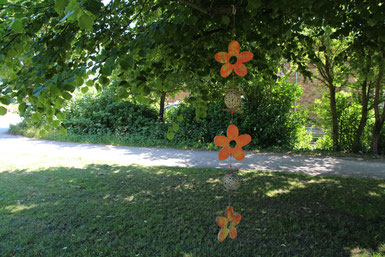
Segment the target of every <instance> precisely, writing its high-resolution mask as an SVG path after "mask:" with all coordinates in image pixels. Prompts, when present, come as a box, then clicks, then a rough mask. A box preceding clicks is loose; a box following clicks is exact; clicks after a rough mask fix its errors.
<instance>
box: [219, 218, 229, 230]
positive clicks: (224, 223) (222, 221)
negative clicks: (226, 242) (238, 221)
mask: <svg viewBox="0 0 385 257" xmlns="http://www.w3.org/2000/svg"><path fill="white" fill-rule="evenodd" d="M227 223H228V220H227V219H226V218H225V217H217V224H218V226H220V227H221V228H225V227H227Z"/></svg>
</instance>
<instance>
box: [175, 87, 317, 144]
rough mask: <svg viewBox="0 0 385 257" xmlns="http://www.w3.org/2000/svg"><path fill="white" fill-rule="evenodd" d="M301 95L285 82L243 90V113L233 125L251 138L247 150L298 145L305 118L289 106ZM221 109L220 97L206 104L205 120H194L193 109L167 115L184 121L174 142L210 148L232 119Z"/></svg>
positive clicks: (297, 88) (236, 117) (223, 106)
mask: <svg viewBox="0 0 385 257" xmlns="http://www.w3.org/2000/svg"><path fill="white" fill-rule="evenodd" d="M301 93H302V91H301V88H300V87H299V86H297V85H294V84H290V83H287V82H286V81H285V80H282V81H280V82H276V83H275V84H274V85H273V86H272V87H271V88H269V89H267V88H265V85H264V83H262V81H259V82H256V83H254V84H253V85H252V86H250V87H248V88H247V89H246V96H247V99H246V101H245V103H244V104H243V107H242V108H243V110H244V113H243V114H234V117H233V123H234V124H236V125H237V126H238V127H239V129H240V133H241V134H243V133H247V134H250V135H251V137H252V138H253V140H252V142H251V143H250V144H249V145H248V146H247V147H246V149H251V148H267V147H288V148H293V147H294V146H295V145H296V143H298V135H299V133H302V134H304V133H303V131H302V130H304V124H305V118H304V116H303V115H302V114H301V113H300V112H297V113H294V112H293V111H292V103H293V102H294V101H296V100H297V99H298V97H299V96H300V95H301ZM224 109H226V106H225V104H224V101H223V97H220V98H218V100H217V101H214V102H211V103H209V104H208V106H207V117H206V118H204V119H199V120H196V118H195V110H194V109H193V107H191V106H186V105H181V106H180V109H179V112H177V111H174V112H170V113H169V117H170V118H171V119H172V120H176V119H177V115H178V114H180V113H181V114H182V115H183V117H184V120H183V121H182V122H180V123H179V132H178V133H177V134H176V135H175V139H174V140H176V141H179V140H183V141H198V142H200V143H205V144H212V142H213V139H214V137H215V136H216V135H220V134H226V129H227V126H228V125H229V124H231V121H232V115H231V113H229V112H226V111H223V110H224ZM301 129H302V130H301ZM301 131H302V132H301ZM299 139H300V140H302V139H301V138H299ZM307 139H308V138H307ZM305 141H306V140H305ZM304 144H306V143H304ZM309 144H310V142H309Z"/></svg>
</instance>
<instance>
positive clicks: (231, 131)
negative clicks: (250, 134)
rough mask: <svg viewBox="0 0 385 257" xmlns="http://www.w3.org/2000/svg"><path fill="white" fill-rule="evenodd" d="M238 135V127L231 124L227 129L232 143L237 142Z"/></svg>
mask: <svg viewBox="0 0 385 257" xmlns="http://www.w3.org/2000/svg"><path fill="white" fill-rule="evenodd" d="M238 135H239V130H238V127H237V126H235V125H234V124H231V125H230V126H228V127H227V137H228V139H229V140H230V141H231V140H236V138H237V137H238Z"/></svg>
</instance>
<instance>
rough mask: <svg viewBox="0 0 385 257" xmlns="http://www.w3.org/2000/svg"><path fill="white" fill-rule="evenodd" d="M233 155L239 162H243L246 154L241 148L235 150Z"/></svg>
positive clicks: (237, 147)
mask: <svg viewBox="0 0 385 257" xmlns="http://www.w3.org/2000/svg"><path fill="white" fill-rule="evenodd" d="M231 153H232V155H233V156H234V158H235V160H237V161H243V160H244V159H245V152H244V151H243V149H242V148H241V147H239V146H236V147H235V148H233V149H232V152H231Z"/></svg>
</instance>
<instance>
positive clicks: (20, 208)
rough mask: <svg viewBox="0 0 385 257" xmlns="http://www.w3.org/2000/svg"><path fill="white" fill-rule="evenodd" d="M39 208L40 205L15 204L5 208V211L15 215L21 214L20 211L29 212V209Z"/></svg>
mask: <svg viewBox="0 0 385 257" xmlns="http://www.w3.org/2000/svg"><path fill="white" fill-rule="evenodd" d="M37 206H39V205H38V204H30V205H26V204H15V205H8V206H5V208H4V209H5V210H6V211H9V212H11V213H15V212H20V211H24V210H28V209H31V208H35V207H37Z"/></svg>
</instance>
